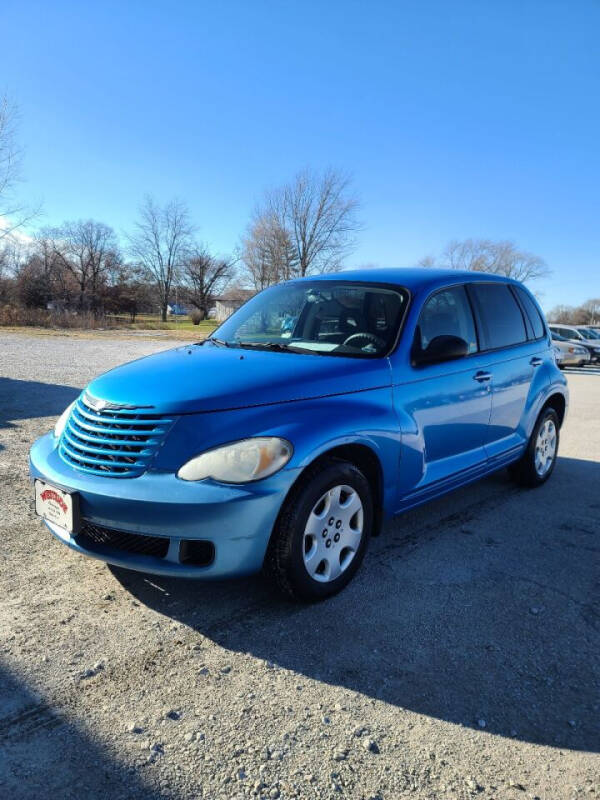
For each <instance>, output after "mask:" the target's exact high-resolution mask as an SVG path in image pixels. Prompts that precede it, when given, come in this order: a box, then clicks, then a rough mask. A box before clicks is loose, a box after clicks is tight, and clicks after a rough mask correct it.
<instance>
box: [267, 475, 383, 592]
mask: <svg viewBox="0 0 600 800" xmlns="http://www.w3.org/2000/svg"><path fill="white" fill-rule="evenodd" d="M372 528H373V499H372V492H371V487H370V485H369V482H368V481H367V479H366V478H365V476H364V475H363V473H362V472H361V471H360V470H359V469H358V468H357V467H356V466H354V464H350V463H348V462H346V461H338V460H336V459H331V460H328V461H325V462H318V463H317V464H315V465H314V466H313V467H310V468H309V469H308V470H307V472H306V473H305V475H303V477H302V478H301V479H300V481H299V483H298V484H297V485H296V486H295V487H294V488H293V489H292V492H291V494H290V496H289V497H288V498H287V500H286V502H285V504H284V506H283V508H282V510H281V512H280V514H279V518H278V520H277V523H276V525H275V529H274V531H273V535H272V537H271V542H270V544H269V550H268V553H267V558H266V562H265V566H266V567H267V570H268V572H270V573H271V575H272V576H273V578H274V579H275V582H276V583H277V585H278V586H279V588H280V589H281V590H282V591H284V592H285V593H286V594H288V595H290V596H291V597H293V598H294V599H297V600H304V601H314V600H321V599H323V598H325V597H330V596H331V595H334V594H336V593H337V592H339V591H340V590H341V589H343V588H344V587H345V586H346V585H347V584H348V583H349V582H350V581H351V580H352V578H353V577H354V575H355V573H356V571H357V570H358V568H359V566H360V564H361V561H362V559H363V557H364V554H365V550H366V548H367V544H368V541H369V538H370V535H371V531H372Z"/></svg>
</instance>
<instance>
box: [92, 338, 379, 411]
mask: <svg viewBox="0 0 600 800" xmlns="http://www.w3.org/2000/svg"><path fill="white" fill-rule="evenodd" d="M389 385H391V372H390V366H389V362H388V360H387V358H377V359H361V358H344V357H338V356H320V355H306V354H303V353H291V352H290V353H278V352H273V351H264V350H249V349H241V348H225V347H219V346H216V345H204V346H198V345H189V346H185V347H177V348H176V349H174V350H167V351H165V352H163V353H156V354H155V355H151V356H146V357H145V358H141V359H139V360H137V361H132V362H130V363H129V364H124V365H123V366H120V367H116V368H115V369H112V370H110V372H107V373H105V374H104V375H101V376H100V377H98V378H96V379H95V380H93V381H92V382H91V383H90V384H89V386H88V387H87V391H88V392H89V394H91V395H92V396H93V397H96V398H99V399H101V400H105V401H107V402H109V403H116V404H122V405H132V406H144V407H151V408H153V409H155V413H160V414H185V413H192V412H199V411H225V410H229V409H236V408H248V407H250V406H259V405H267V404H271V403H286V402H290V401H293V400H308V399H314V398H317V397H327V396H328V395H336V394H347V393H349V392H360V391H364V390H366V389H375V388H378V387H381V386H389Z"/></svg>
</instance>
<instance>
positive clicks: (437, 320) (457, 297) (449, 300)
mask: <svg viewBox="0 0 600 800" xmlns="http://www.w3.org/2000/svg"><path fill="white" fill-rule="evenodd" d="M436 336H458V337H459V338H460V339H464V340H465V342H466V343H467V345H468V346H469V350H468V352H469V353H475V352H476V351H477V334H476V333H475V323H474V321H473V314H472V312H471V304H470V303H469V298H468V297H467V293H466V292H465V289H464V286H452V287H451V288H449V289H443V290H442V291H440V292H436V293H435V294H434V295H432V296H431V297H430V298H429V299H428V300H427V302H426V303H425V305H424V306H423V310H422V311H421V316H420V317H419V324H418V325H417V329H416V331H415V343H414V346H415V347H416V348H417V349H420V350H426V349H427V346H428V345H429V343H430V342H431V340H432V339H435V337H436Z"/></svg>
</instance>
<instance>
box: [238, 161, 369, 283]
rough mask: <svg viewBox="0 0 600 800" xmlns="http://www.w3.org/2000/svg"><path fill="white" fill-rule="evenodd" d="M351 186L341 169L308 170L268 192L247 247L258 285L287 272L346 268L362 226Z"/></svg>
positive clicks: (303, 272)
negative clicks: (343, 266) (274, 266)
mask: <svg viewBox="0 0 600 800" xmlns="http://www.w3.org/2000/svg"><path fill="white" fill-rule="evenodd" d="M350 184H351V180H350V177H349V176H348V175H346V174H344V173H342V172H340V171H339V170H335V169H327V170H325V171H324V172H322V173H319V172H315V171H314V170H310V169H306V170H303V171H302V172H299V173H298V174H297V175H296V177H295V178H294V179H293V180H292V181H291V182H290V183H288V184H285V185H284V186H281V187H279V188H278V189H275V190H273V191H271V192H268V193H267V194H266V196H265V198H264V201H263V203H262V204H261V205H260V206H259V208H258V209H257V211H256V212H255V215H254V219H253V221H252V223H251V225H250V230H249V237H248V238H247V241H246V243H245V246H244V249H245V250H246V257H245V259H244V261H245V263H246V265H247V266H248V265H250V267H249V269H250V272H251V273H252V274H253V282H254V284H255V286H256V288H262V286H263V285H268V284H269V283H273V282H274V281H275V280H281V278H282V277H283V278H285V277H286V272H287V273H289V274H290V275H294V274H298V275H308V274H310V273H315V272H328V271H333V270H336V269H338V268H339V267H340V265H341V263H342V261H343V259H344V257H345V256H346V255H348V254H349V253H350V252H352V250H353V249H354V247H355V244H356V240H355V239H356V233H357V232H358V231H359V230H360V228H361V225H360V223H359V221H358V219H357V212H358V205H359V204H358V200H357V199H356V197H355V196H353V195H352V194H351V192H350ZM282 254H283V255H282ZM275 255H276V256H277V257H275ZM273 264H275V265H277V268H276V269H273V268H272V267H273Z"/></svg>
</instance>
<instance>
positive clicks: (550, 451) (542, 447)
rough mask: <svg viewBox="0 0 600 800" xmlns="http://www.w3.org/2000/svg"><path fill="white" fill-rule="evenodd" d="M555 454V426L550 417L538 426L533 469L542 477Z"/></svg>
mask: <svg viewBox="0 0 600 800" xmlns="http://www.w3.org/2000/svg"><path fill="white" fill-rule="evenodd" d="M555 456H556V427H555V425H554V422H553V421H552V420H551V419H547V420H546V422H544V424H543V425H542V427H541V428H540V430H539V432H538V435H537V440H536V442H535V471H536V472H537V474H538V475H539V476H540V477H542V476H543V475H545V474H546V473H547V472H548V470H549V469H550V467H551V466H552V463H553V462H554V458H555Z"/></svg>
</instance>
